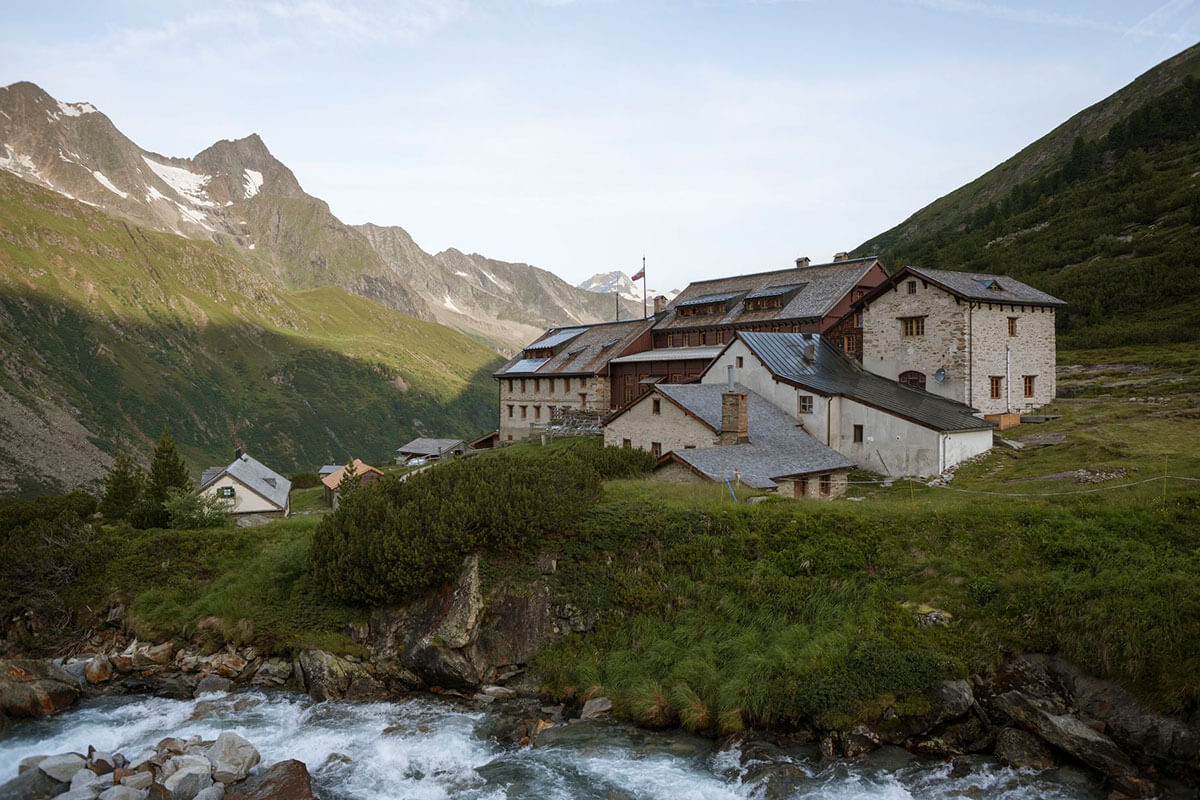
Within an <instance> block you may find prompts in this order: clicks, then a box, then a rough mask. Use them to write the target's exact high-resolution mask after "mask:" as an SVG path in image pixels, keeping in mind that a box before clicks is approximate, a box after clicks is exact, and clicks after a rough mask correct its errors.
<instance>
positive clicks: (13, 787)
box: [0, 769, 67, 800]
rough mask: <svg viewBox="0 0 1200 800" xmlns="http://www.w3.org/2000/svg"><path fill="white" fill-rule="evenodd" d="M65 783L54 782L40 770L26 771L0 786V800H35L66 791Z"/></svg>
mask: <svg viewBox="0 0 1200 800" xmlns="http://www.w3.org/2000/svg"><path fill="white" fill-rule="evenodd" d="M66 789H67V783H66V782H65V781H59V780H55V779H54V778H52V777H50V776H49V775H47V774H46V773H44V772H42V771H41V770H40V769H27V770H25V771H24V772H21V773H19V774H18V775H17V777H15V778H13V779H12V780H10V781H8V782H7V783H5V784H3V785H0V800H37V798H43V797H54V796H55V795H58V794H61V793H62V792H64V791H66Z"/></svg>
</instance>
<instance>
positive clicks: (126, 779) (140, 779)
mask: <svg viewBox="0 0 1200 800" xmlns="http://www.w3.org/2000/svg"><path fill="white" fill-rule="evenodd" d="M152 783H154V773H152V772H135V773H133V774H132V775H125V776H123V777H122V778H121V785H122V786H128V787H129V788H130V789H140V790H142V791H146V790H147V789H149V788H150V784H152Z"/></svg>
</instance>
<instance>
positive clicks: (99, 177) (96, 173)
mask: <svg viewBox="0 0 1200 800" xmlns="http://www.w3.org/2000/svg"><path fill="white" fill-rule="evenodd" d="M92 177H93V178H95V179H96V183H99V184H100V185H101V186H103V187H104V188H105V189H108V190H109V191H110V192H112V193H113V194H115V195H116V196H117V197H120V198H121V199H122V200H124V199H126V198H127V197H129V193H128V192H122V191H121V190H120V189H118V188H117V187H116V186H113V182H112V181H110V180H109V179H108V177H107V176H106V175H105V174H104V173H103V172H101V171H100V170H98V169H94V170H92Z"/></svg>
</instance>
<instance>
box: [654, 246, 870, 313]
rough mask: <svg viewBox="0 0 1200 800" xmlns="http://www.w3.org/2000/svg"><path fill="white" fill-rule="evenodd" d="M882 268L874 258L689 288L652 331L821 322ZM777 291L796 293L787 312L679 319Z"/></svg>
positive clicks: (737, 307) (737, 308) (739, 307)
mask: <svg viewBox="0 0 1200 800" xmlns="http://www.w3.org/2000/svg"><path fill="white" fill-rule="evenodd" d="M878 263H879V259H877V258H875V257H874V256H871V257H869V258H855V259H848V260H845V261H834V262H832V263H830V264H817V265H814V266H811V267H792V268H789V269H783V270H776V271H774V272H759V273H756V274H753V275H735V276H733V277H730V278H719V279H716V280H711V281H699V282H696V283H691V284H689V285H688V287H687V288H686V289H684V290H683V291H682V292H680V293H679V296H678V297H676V298H675V300H674V301H673V302H672V303H671V304H670V305H668V306H667V313H666V315H665V316H663V317H662V318H661V319H660V320H659V321H658V322H657V323H655V325H654V329H655V330H656V331H664V330H672V329H683V328H695V327H702V326H712V325H732V326H736V325H737V324H738V323H739V322H741V323H748V322H762V321H764V320H775V319H820V318H822V317H824V316H826V315H827V314H829V313H830V312H831V311H832V310H833V308H834V307H835V306H836V305H837V304H838V302H839V301H841V299H842V298H843V297H845V296H846V295H848V294H849V293H850V290H851V289H853V288H854V287H855V286H856V285H858V283H859V281H861V280H862V279H863V278H864V277H866V275H867V273H868V272H870V271H871V268H872V267H874V266H875V265H876V264H878ZM799 285H802V288H801V289H800V290H799V291H795V289H796V287H797V286H799ZM776 289H779V290H780V291H785V289H786V291H785V293H786V292H791V291H795V294H794V296H793V297H792V298H791V299H789V300H788V302H787V303H786V304H785V305H784V306H783V308H771V309H757V310H754V311H750V310H747V309H746V307H745V304H744V303H736V304H734V305H733V306H732V307H731V308H729V309H728V310H727V311H726V312H725V313H724V314H720V315H718V314H710V315H705V316H704V317H702V318H700V319H697V318H696V317H693V316H686V317H681V316H679V315H678V314H676V312H675V310H676V309H677V308H680V307H683V306H688V305H694V304H697V303H701V302H709V300H708V298H713V297H726V298H728V297H736V296H738V295H751V294H757V295H758V296H760V297H765V296H771V295H767V294H760V293H762V292H772V291H774V290H776ZM712 302H715V301H712Z"/></svg>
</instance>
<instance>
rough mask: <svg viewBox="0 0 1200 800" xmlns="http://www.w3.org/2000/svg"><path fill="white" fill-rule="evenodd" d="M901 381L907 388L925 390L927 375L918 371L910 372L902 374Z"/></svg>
mask: <svg viewBox="0 0 1200 800" xmlns="http://www.w3.org/2000/svg"><path fill="white" fill-rule="evenodd" d="M899 381H900V382H901V383H903V384H904V385H905V386H912V387H915V388H917V389H924V388H925V373H924V372H917V371H916V370H909V371H908V372H901V373H900V377H899Z"/></svg>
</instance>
